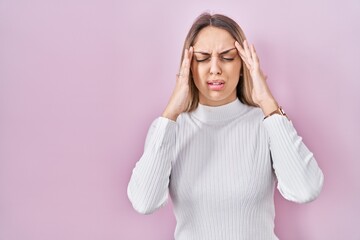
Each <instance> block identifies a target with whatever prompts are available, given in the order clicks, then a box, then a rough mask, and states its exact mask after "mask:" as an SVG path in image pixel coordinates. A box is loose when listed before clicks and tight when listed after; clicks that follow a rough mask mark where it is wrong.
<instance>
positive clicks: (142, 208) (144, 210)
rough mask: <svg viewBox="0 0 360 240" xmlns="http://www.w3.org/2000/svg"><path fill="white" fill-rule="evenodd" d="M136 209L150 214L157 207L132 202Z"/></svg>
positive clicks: (141, 212) (144, 213)
mask: <svg viewBox="0 0 360 240" xmlns="http://www.w3.org/2000/svg"><path fill="white" fill-rule="evenodd" d="M131 204H132V206H133V208H134V210H135V211H136V212H138V213H140V214H143V215H149V214H152V213H153V212H155V210H156V209H153V208H149V207H146V206H145V205H144V204H135V203H134V202H131Z"/></svg>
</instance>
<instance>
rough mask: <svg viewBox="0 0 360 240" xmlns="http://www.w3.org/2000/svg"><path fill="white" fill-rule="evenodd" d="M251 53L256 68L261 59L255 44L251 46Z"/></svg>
mask: <svg viewBox="0 0 360 240" xmlns="http://www.w3.org/2000/svg"><path fill="white" fill-rule="evenodd" d="M250 51H251V55H252V59H253V63H254V65H255V66H259V58H258V56H257V54H256V50H255V47H254V45H253V44H251V46H250Z"/></svg>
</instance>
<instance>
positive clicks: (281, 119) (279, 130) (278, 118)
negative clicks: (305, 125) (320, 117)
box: [263, 114, 296, 137]
mask: <svg viewBox="0 0 360 240" xmlns="http://www.w3.org/2000/svg"><path fill="white" fill-rule="evenodd" d="M263 124H264V126H265V128H266V130H267V131H268V133H269V135H270V137H271V136H277V135H283V134H284V133H289V132H293V131H295V132H296V130H295V128H294V126H293V124H292V122H291V121H290V120H289V119H288V118H287V117H286V116H282V115H279V114H274V115H272V116H270V117H268V118H266V119H265V120H264V121H263Z"/></svg>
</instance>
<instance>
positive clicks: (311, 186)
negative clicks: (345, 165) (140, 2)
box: [264, 115, 324, 202]
mask: <svg viewBox="0 0 360 240" xmlns="http://www.w3.org/2000/svg"><path fill="white" fill-rule="evenodd" d="M264 125H265V127H266V129H267V131H268V134H269V137H270V150H271V155H272V159H273V168H274V170H275V174H276V176H277V179H278V189H279V191H280V192H281V194H282V195H283V196H284V197H285V198H286V199H288V200H291V201H295V202H309V201H312V200H314V199H315V198H316V197H317V196H318V195H319V193H320V191H321V189H322V185H323V180H324V176H323V173H322V171H321V169H320V168H319V166H318V164H317V162H316V160H315V158H314V156H313V153H312V152H310V151H309V149H308V148H307V147H306V146H305V144H304V143H303V141H302V138H301V137H300V136H298V134H297V132H296V130H295V128H294V127H293V125H292V123H291V122H290V121H289V120H288V119H287V118H286V117H284V116H280V115H273V116H271V117H269V118H268V119H266V120H264Z"/></svg>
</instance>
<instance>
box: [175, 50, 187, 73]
mask: <svg viewBox="0 0 360 240" xmlns="http://www.w3.org/2000/svg"><path fill="white" fill-rule="evenodd" d="M187 58H188V50H187V49H186V48H185V50H184V57H183V60H182V62H181V66H180V70H179V73H178V74H177V76H178V78H180V77H181V78H182V77H183V76H184V70H185V68H186V67H185V66H186V64H187V63H186V61H187Z"/></svg>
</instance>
